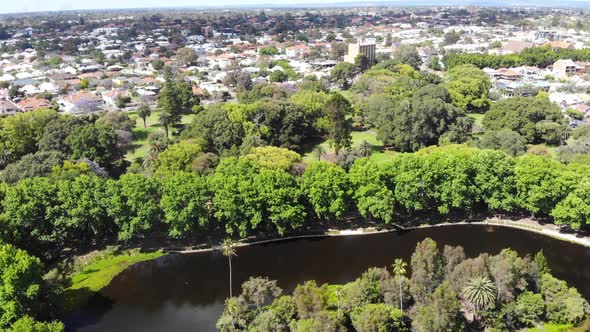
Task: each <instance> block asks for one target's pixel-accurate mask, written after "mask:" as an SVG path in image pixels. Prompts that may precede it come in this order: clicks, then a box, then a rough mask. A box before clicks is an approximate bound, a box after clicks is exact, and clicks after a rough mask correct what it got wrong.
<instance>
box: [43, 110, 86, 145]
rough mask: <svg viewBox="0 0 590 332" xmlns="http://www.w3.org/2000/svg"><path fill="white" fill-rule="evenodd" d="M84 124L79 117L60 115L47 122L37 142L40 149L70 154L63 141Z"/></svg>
mask: <svg viewBox="0 0 590 332" xmlns="http://www.w3.org/2000/svg"><path fill="white" fill-rule="evenodd" d="M82 125H84V121H83V120H82V119H80V118H79V117H75V116H69V115H62V116H60V117H59V118H55V119H53V120H51V121H49V122H48V123H47V125H45V127H44V128H43V135H42V136H41V139H39V141H38V142H37V146H38V147H39V150H41V151H53V150H55V151H60V152H63V153H66V154H70V153H71V151H70V149H69V147H68V146H67V144H66V143H65V140H66V138H67V137H68V136H69V135H70V134H71V133H72V132H73V131H74V130H75V129H76V128H78V127H80V126H82Z"/></svg>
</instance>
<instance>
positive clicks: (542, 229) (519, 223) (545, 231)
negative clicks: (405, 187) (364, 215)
mask: <svg viewBox="0 0 590 332" xmlns="http://www.w3.org/2000/svg"><path fill="white" fill-rule="evenodd" d="M454 225H493V226H502V227H511V228H518V229H522V230H526V231H529V232H534V233H538V234H542V235H545V236H550V237H552V238H555V239H558V240H562V241H567V242H571V243H575V244H579V245H582V246H585V247H588V248H590V237H588V236H586V237H584V236H581V235H578V234H572V233H562V232H560V231H559V229H558V228H557V226H555V225H552V224H545V225H542V224H539V223H538V222H536V221H533V220H530V219H520V220H516V221H512V220H505V219H500V218H488V219H485V220H484V221H474V222H469V221H460V222H452V223H450V222H449V223H440V224H434V225H421V226H416V227H405V228H404V227H401V226H397V227H398V228H399V229H402V230H412V229H419V228H429V227H448V226H454ZM397 231H398V230H397V229H377V228H374V227H369V228H358V229H346V230H336V229H328V230H327V231H326V232H324V233H323V234H308V235H296V236H290V237H280V238H276V239H270V240H261V241H253V242H238V243H236V246H237V247H243V246H250V245H254V244H264V243H271V242H277V241H285V240H294V239H304V238H318V237H326V236H359V235H368V234H378V233H389V232H397ZM218 249H219V246H213V247H210V248H203V249H187V250H169V251H168V252H171V253H181V254H188V253H197V252H206V251H213V250H218Z"/></svg>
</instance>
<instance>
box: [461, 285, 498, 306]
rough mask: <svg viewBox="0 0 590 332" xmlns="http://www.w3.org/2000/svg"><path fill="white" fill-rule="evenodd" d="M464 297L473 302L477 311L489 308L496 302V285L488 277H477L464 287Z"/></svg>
mask: <svg viewBox="0 0 590 332" xmlns="http://www.w3.org/2000/svg"><path fill="white" fill-rule="evenodd" d="M463 297H464V298H465V299H466V300H467V301H469V302H471V304H473V306H474V307H475V311H476V312H477V311H479V310H481V309H489V308H492V307H493V306H494V304H495V302H496V287H495V286H494V283H493V282H492V281H491V280H490V279H488V277H475V278H472V279H471V280H469V282H467V285H466V286H465V287H464V288H463Z"/></svg>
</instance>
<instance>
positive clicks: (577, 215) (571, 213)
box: [551, 182, 590, 230]
mask: <svg viewBox="0 0 590 332" xmlns="http://www.w3.org/2000/svg"><path fill="white" fill-rule="evenodd" d="M589 199H590V183H588V182H583V183H581V184H579V185H578V187H577V188H576V189H575V190H573V191H572V192H570V193H569V194H568V195H567V196H566V197H565V199H563V200H561V201H560V202H559V203H557V205H556V206H555V208H553V210H551V216H552V217H553V219H554V220H555V223H556V224H558V225H568V226H570V227H571V228H573V229H576V230H579V229H582V228H583V227H584V226H586V225H588V224H590V205H589V202H590V201H589Z"/></svg>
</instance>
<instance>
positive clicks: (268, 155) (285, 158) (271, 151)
mask: <svg viewBox="0 0 590 332" xmlns="http://www.w3.org/2000/svg"><path fill="white" fill-rule="evenodd" d="M243 158H245V159H248V160H253V161H255V162H256V163H258V164H259V165H260V167H263V168H269V169H281V170H284V171H288V170H289V169H290V168H291V166H293V164H295V163H300V162H301V156H300V155H299V154H298V153H297V152H294V151H291V150H289V149H283V148H277V147H274V146H261V147H255V148H252V149H251V150H250V153H248V154H247V155H245V156H244V157H243Z"/></svg>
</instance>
